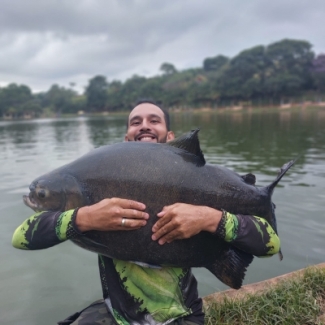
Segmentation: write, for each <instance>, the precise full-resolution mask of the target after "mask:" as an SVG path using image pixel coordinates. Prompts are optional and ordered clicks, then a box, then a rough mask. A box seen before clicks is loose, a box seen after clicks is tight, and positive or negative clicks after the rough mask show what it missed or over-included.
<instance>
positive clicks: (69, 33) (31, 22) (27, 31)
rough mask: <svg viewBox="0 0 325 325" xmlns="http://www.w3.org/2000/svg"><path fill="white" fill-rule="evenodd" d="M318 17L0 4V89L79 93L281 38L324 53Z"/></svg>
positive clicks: (280, 6)
mask: <svg viewBox="0 0 325 325" xmlns="http://www.w3.org/2000/svg"><path fill="white" fill-rule="evenodd" d="M324 14H325V2H323V0H310V1H308V2H307V1H299V0H296V1H293V0H282V1H280V0H274V1H271V2H270V1H262V0H250V1H242V0H228V1H227V2H226V1H223V0H206V1H197V0H164V1H151V0H124V1H117V0H115V1H114V0H111V1H106V0H98V1H96V0H79V1H76V0H70V1H65V0H47V1H41V0H30V1H24V0H15V1H12V0H11V1H9V0H2V3H1V12H0V28H1V34H0V47H1V52H0V76H1V77H0V84H2V85H3V84H7V83H10V82H16V83H18V84H20V83H24V84H26V85H28V86H30V87H31V88H32V89H33V90H34V91H40V90H47V89H49V88H50V86H51V85H52V84H54V83H57V84H59V85H61V86H68V85H69V83H70V82H75V83H76V84H77V88H78V89H79V90H80V91H82V90H83V87H84V86H85V85H86V84H87V83H88V80H89V79H90V78H92V77H94V76H95V75H98V74H101V75H105V76H106V77H107V79H108V80H113V79H120V80H124V79H125V78H128V77H131V76H132V75H133V74H138V75H145V76H152V75H155V74H157V73H159V67H160V65H161V64H162V63H163V62H171V63H173V64H174V65H175V66H176V67H177V68H178V69H185V68H190V67H198V66H202V62H203V60H204V59H205V58H206V57H211V56H215V55H217V54H224V55H227V56H230V57H231V56H234V55H236V54H237V53H239V52H240V51H242V50H244V49H247V48H249V47H253V46H255V45H259V44H262V45H268V44H270V43H271V42H275V41H278V40H281V39H283V38H294V39H304V40H307V41H310V42H311V43H312V44H313V45H314V49H315V51H316V53H320V52H325V38H324V37H323V32H322V28H321V27H320V26H322V20H321V19H322V17H324Z"/></svg>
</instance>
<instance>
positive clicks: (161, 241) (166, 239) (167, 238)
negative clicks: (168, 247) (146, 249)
mask: <svg viewBox="0 0 325 325" xmlns="http://www.w3.org/2000/svg"><path fill="white" fill-rule="evenodd" d="M178 237H179V234H178V232H177V231H175V230H174V231H171V232H169V233H167V234H166V235H165V236H163V237H161V238H160V239H159V240H158V243H159V245H163V244H165V243H168V244H169V243H171V242H172V241H174V240H176V239H178Z"/></svg>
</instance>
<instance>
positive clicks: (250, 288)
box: [202, 262, 325, 306]
mask: <svg viewBox="0 0 325 325" xmlns="http://www.w3.org/2000/svg"><path fill="white" fill-rule="evenodd" d="M313 268H315V269H325V262H324V263H320V264H316V265H312V266H308V267H306V268H303V269H299V270H297V271H293V272H290V273H286V274H283V275H279V276H277V277H275V278H271V279H268V280H264V281H260V282H256V283H251V284H246V285H244V286H242V287H241V288H240V289H238V290H236V289H227V290H225V291H220V292H215V293H212V294H210V295H207V296H205V297H202V299H203V303H204V304H205V305H207V306H209V305H211V304H213V303H216V302H222V301H224V300H225V299H229V300H238V299H243V298H246V297H247V296H249V295H258V294H262V293H264V292H265V291H267V290H268V289H272V288H273V287H275V286H277V285H280V284H281V283H283V282H285V281H287V280H291V279H297V278H299V277H302V276H303V274H304V273H305V271H306V270H308V269H313Z"/></svg>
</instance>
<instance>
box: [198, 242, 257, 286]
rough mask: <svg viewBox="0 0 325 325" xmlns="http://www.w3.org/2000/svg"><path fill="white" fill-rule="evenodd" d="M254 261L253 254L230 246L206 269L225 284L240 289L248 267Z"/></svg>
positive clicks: (206, 266)
mask: <svg viewBox="0 0 325 325" xmlns="http://www.w3.org/2000/svg"><path fill="white" fill-rule="evenodd" d="M253 259H254V256H253V255H252V254H248V253H245V252H244V251H241V250H239V249H237V248H235V247H232V246H230V247H229V249H227V250H226V251H225V253H224V254H222V255H221V256H220V257H218V259H217V260H216V261H214V262H213V263H212V264H210V265H205V266H204V267H205V268H207V269H208V270H209V271H210V272H211V273H212V274H214V275H215V276H216V277H217V278H218V279H219V280H220V281H221V282H223V283H224V284H226V285H228V286H229V287H231V288H233V289H239V288H240V287H241V286H242V284H243V280H244V278H245V273H246V270H247V267H248V266H249V265H250V264H251V262H252V261H253Z"/></svg>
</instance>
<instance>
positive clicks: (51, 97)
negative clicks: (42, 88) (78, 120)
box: [42, 84, 78, 114]
mask: <svg viewBox="0 0 325 325" xmlns="http://www.w3.org/2000/svg"><path fill="white" fill-rule="evenodd" d="M77 96H78V94H77V93H76V92H75V91H74V90H72V89H66V88H64V87H60V86H59V85H56V84H55V85H52V86H51V88H50V89H49V90H48V92H46V93H45V94H44V95H43V96H42V104H43V106H44V107H48V108H50V110H51V111H53V112H55V113H56V114H61V113H76V111H75V110H74V107H75V106H74V105H73V100H74V98H75V97H77Z"/></svg>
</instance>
